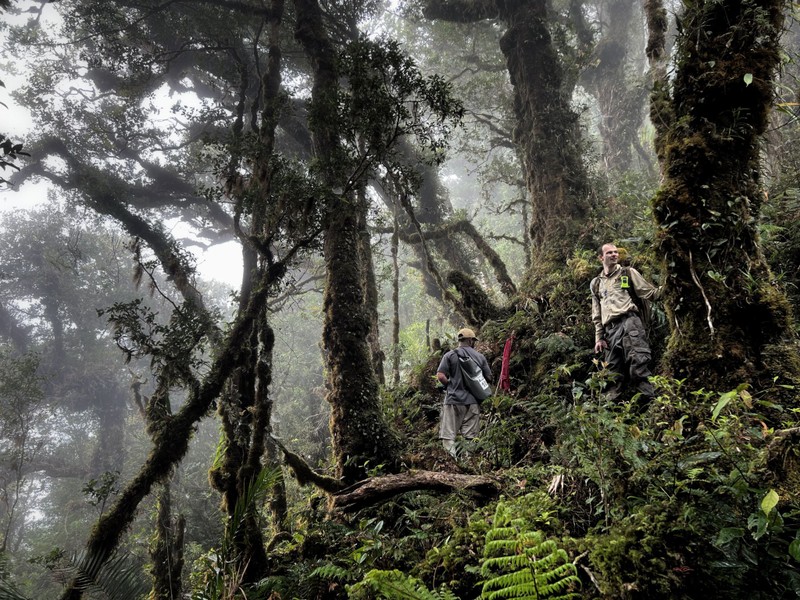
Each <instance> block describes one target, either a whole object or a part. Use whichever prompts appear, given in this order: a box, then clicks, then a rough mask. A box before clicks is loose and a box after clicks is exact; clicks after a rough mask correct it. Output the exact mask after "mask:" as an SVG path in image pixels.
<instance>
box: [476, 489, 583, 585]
mask: <svg viewBox="0 0 800 600" xmlns="http://www.w3.org/2000/svg"><path fill="white" fill-rule="evenodd" d="M512 506H513V505H511V506H509V505H507V504H505V503H503V502H501V503H499V504H498V505H497V509H496V512H495V516H494V522H493V524H492V528H491V529H490V530H489V531H488V532H487V533H486V545H485V547H484V552H483V561H482V563H481V575H483V577H484V578H485V580H484V584H483V589H482V591H481V598H483V599H485V600H498V599H501V598H502V599H505V598H519V599H521V600H522V599H525V600H543V599H545V598H550V599H553V600H555V599H563V600H566V599H569V598H580V594H579V593H578V592H576V591H574V590H575V589H576V588H577V587H579V585H580V580H579V579H578V576H577V571H576V568H575V565H574V564H572V563H571V562H569V557H568V556H567V553H566V552H565V551H564V550H563V549H562V548H559V547H558V544H556V542H555V541H553V540H549V539H545V537H544V534H543V533H542V532H541V531H538V530H532V529H531V526H530V524H529V523H528V521H527V520H526V519H525V518H520V517H518V516H517V515H516V514H514V511H513V510H512Z"/></svg>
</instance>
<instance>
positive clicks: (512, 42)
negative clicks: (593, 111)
mask: <svg viewBox="0 0 800 600" xmlns="http://www.w3.org/2000/svg"><path fill="white" fill-rule="evenodd" d="M503 8H505V9H506V10H508V11H509V12H508V14H507V15H504V17H505V19H506V21H507V23H508V30H507V31H506V32H505V34H503V37H502V38H501V39H500V49H501V50H502V51H503V55H504V56H505V57H506V64H507V66H508V73H509V75H510V77H511V83H512V84H513V86H514V111H515V113H516V116H517V125H516V127H515V128H514V141H515V142H516V143H517V144H518V145H519V147H520V150H521V153H522V157H523V162H524V166H525V180H526V182H527V187H528V193H529V194H530V197H531V209H532V210H531V225H530V232H531V243H532V250H533V265H534V268H536V267H539V268H544V269H549V268H551V267H554V266H555V267H558V266H561V265H563V264H564V261H565V260H566V259H567V258H568V257H569V256H570V255H571V254H572V250H573V249H574V248H575V247H576V244H577V243H578V242H579V240H580V239H581V237H582V236H581V230H582V227H583V226H584V223H585V217H586V215H587V213H588V208H589V204H588V197H589V184H588V178H587V174H586V169H585V166H584V164H583V160H582V157H581V131H580V125H579V123H578V115H577V114H576V113H575V112H574V111H573V110H572V108H571V107H570V101H571V98H572V85H570V84H568V83H567V81H566V73H565V69H564V66H563V65H562V64H561V61H560V59H559V56H558V53H557V51H556V48H555V46H554V44H553V40H552V38H551V35H550V31H549V29H548V27H547V22H548V17H549V15H548V10H547V2H546V0H527V1H525V2H518V3H509V4H508V5H505V6H503Z"/></svg>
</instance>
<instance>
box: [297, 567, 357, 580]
mask: <svg viewBox="0 0 800 600" xmlns="http://www.w3.org/2000/svg"><path fill="white" fill-rule="evenodd" d="M308 576H309V578H311V577H316V578H319V579H325V580H326V581H338V582H340V583H342V582H346V581H350V580H351V579H352V578H353V577H352V575H351V574H350V572H349V571H348V570H347V569H344V568H342V567H340V566H338V565H322V566H321V567H317V568H316V569H314V570H313V571H311V573H309V574H308Z"/></svg>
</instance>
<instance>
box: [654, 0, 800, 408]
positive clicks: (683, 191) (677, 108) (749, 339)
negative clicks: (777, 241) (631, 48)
mask: <svg viewBox="0 0 800 600" xmlns="http://www.w3.org/2000/svg"><path fill="white" fill-rule="evenodd" d="M784 8H785V5H784V3H783V2H781V1H780V0H713V1H712V0H699V1H691V2H686V3H685V5H684V11H683V14H682V16H681V23H682V27H681V33H680V34H679V37H678V44H677V56H676V64H677V68H676V73H675V78H674V82H672V84H671V88H670V83H669V81H668V80H667V78H666V71H665V70H664V69H663V64H661V63H662V61H663V56H664V53H663V50H659V48H658V46H659V41H658V40H663V32H664V28H665V26H666V19H665V17H664V12H663V9H662V8H661V7H659V6H658V5H657V4H656V3H655V2H650V3H648V21H649V24H650V31H651V43H650V44H649V45H648V53H649V56H650V58H651V62H652V63H653V65H654V67H655V72H656V82H655V87H654V93H653V97H652V101H651V114H652V116H653V118H652V120H653V122H654V124H655V125H656V127H657V133H658V136H657V139H656V150H657V153H658V156H659V158H660V159H661V161H662V170H663V184H662V186H661V189H660V190H659V192H658V193H657V195H656V197H655V199H654V210H655V215H656V219H657V222H658V225H659V232H658V249H659V251H660V253H661V255H662V256H663V259H664V262H665V270H666V273H667V282H666V284H667V285H666V294H665V298H666V306H667V310H668V314H669V318H670V321H671V325H672V335H671V337H670V340H669V343H668V346H667V351H666V354H665V356H664V363H665V367H666V370H667V371H668V372H669V373H670V374H672V375H674V376H675V377H679V378H685V377H688V378H690V379H691V380H692V381H694V382H695V383H696V384H697V385H702V386H703V387H706V388H712V389H713V388H716V389H723V390H724V389H726V388H730V387H732V386H735V385H737V384H739V383H742V382H744V381H749V382H753V383H754V384H755V385H758V384H770V383H771V382H772V381H773V379H774V378H775V377H782V378H784V379H788V380H789V381H791V382H797V381H799V380H800V359H798V357H797V354H796V347H795V345H794V336H793V330H794V329H793V326H792V318H791V314H790V307H789V304H788V302H787V299H786V296H785V294H784V293H783V291H782V290H781V289H780V288H779V287H778V286H777V285H776V283H775V280H774V278H773V276H772V274H771V273H770V271H769V268H768V266H767V264H766V262H765V260H764V257H763V256H762V253H761V249H760V247H759V239H758V235H757V230H756V224H757V219H758V217H759V212H760V208H761V203H762V200H763V190H762V189H761V176H760V165H759V141H760V138H761V136H762V135H763V133H764V131H765V129H766V126H767V117H768V111H769V107H770V104H771V101H772V97H773V81H774V76H775V73H776V70H777V68H778V66H779V63H780V54H779V43H778V40H779V37H780V33H781V29H782V26H783V10H784ZM792 403H796V401H795V400H792Z"/></svg>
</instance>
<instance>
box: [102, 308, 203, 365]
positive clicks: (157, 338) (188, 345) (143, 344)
mask: <svg viewBox="0 0 800 600" xmlns="http://www.w3.org/2000/svg"><path fill="white" fill-rule="evenodd" d="M174 308H175V310H173V312H172V315H171V317H170V322H169V323H168V324H164V323H162V322H161V320H160V319H159V315H158V313H156V312H155V311H153V310H152V309H151V308H149V307H148V306H146V305H145V304H144V303H143V301H142V299H141V298H137V299H135V300H132V301H130V302H117V303H115V304H114V305H113V306H111V307H110V308H107V309H101V310H98V311H97V314H98V316H101V317H102V316H105V317H107V318H108V320H109V322H110V323H111V324H112V325H113V327H114V341H115V342H116V343H117V346H119V348H120V349H121V350H122V351H123V352H124V353H125V357H126V360H128V361H130V360H131V359H133V358H141V357H148V356H149V357H150V361H151V365H152V366H153V368H157V369H163V368H165V367H167V366H169V368H170V369H171V370H173V371H174V372H175V374H176V375H181V374H183V375H184V376H188V374H189V373H190V369H191V368H197V367H200V366H201V365H202V364H204V359H203V358H201V357H200V356H199V355H198V352H200V351H201V350H202V348H203V347H202V345H201V344H200V341H201V340H202V339H203V338H204V337H205V334H206V333H207V331H208V329H207V325H208V323H207V320H206V317H205V315H203V314H200V312H199V311H198V310H196V309H195V307H194V305H193V304H192V303H191V302H184V303H183V304H182V305H181V306H175V307H174Z"/></svg>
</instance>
